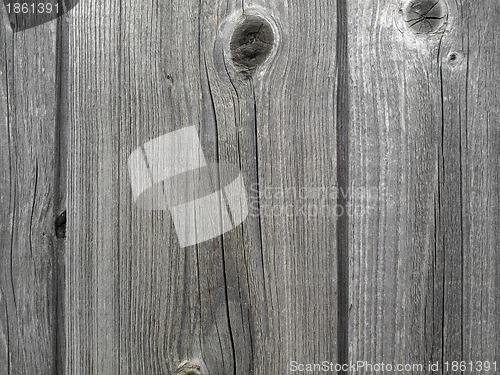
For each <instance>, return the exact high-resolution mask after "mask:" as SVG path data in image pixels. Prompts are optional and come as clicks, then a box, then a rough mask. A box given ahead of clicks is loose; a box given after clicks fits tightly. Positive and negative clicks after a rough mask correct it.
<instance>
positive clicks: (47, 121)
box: [0, 6, 62, 374]
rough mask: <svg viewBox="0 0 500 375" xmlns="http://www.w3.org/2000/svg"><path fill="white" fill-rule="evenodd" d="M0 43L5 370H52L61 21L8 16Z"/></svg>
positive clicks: (0, 302)
mask: <svg viewBox="0 0 500 375" xmlns="http://www.w3.org/2000/svg"><path fill="white" fill-rule="evenodd" d="M2 10H3V6H2ZM0 44H1V47H0V82H1V83H0V108H1V109H0V111H1V116H0V166H1V171H0V191H1V194H0V216H1V217H2V220H1V221H0V373H1V374H49V373H54V372H56V371H57V369H58V366H59V362H58V353H59V349H60V347H61V346H62V344H61V343H60V342H58V338H59V337H60V336H59V333H58V332H59V321H60V320H58V319H57V315H56V314H57V306H58V305H59V297H60V291H59V286H60V282H59V277H58V276H59V269H58V264H59V255H58V252H57V251H56V246H55V245H56V239H55V232H54V215H55V206H54V197H55V196H56V193H57V190H58V187H57V184H56V183H55V181H56V174H57V171H58V168H59V167H58V161H57V155H56V154H57V151H56V152H55V151H54V150H55V146H56V139H57V135H56V134H57V128H58V125H57V124H58V122H57V116H58V100H59V88H58V83H59V82H58V79H57V76H58V69H59V65H58V60H57V22H55V23H50V24H45V25H43V26H40V27H39V28H37V29H36V31H35V30H28V31H26V32H22V33H13V31H12V30H11V29H10V25H9V23H8V20H7V17H6V15H4V14H3V16H2V22H1V25H0ZM56 150H57V148H56Z"/></svg>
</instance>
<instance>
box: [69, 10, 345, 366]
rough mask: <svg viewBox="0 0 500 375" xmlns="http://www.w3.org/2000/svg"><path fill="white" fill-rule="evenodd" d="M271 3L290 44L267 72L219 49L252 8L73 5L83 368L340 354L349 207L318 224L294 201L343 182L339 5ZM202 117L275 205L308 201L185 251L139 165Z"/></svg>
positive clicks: (74, 201)
mask: <svg viewBox="0 0 500 375" xmlns="http://www.w3.org/2000/svg"><path fill="white" fill-rule="evenodd" d="M245 5H246V4H245ZM259 5H260V6H263V7H266V8H267V9H268V12H266V13H264V16H265V17H270V18H271V19H273V20H274V22H276V23H277V24H278V26H277V27H278V29H279V35H276V37H277V39H279V40H278V43H277V45H276V51H275V53H274V56H273V57H271V58H272V60H269V62H268V63H267V65H266V66H262V67H261V68H260V69H259V70H258V71H256V72H255V74H254V76H253V78H248V77H247V76H245V75H243V74H241V73H238V72H237V70H236V69H235V68H234V67H233V66H232V62H231V59H230V58H228V57H227V56H224V54H223V51H222V49H223V47H224V46H225V44H224V41H229V39H228V38H230V37H231V32H232V29H231V26H230V25H231V24H230V22H231V21H230V18H231V17H233V15H234V14H236V15H238V14H241V11H242V10H241V6H242V4H237V5H236V6H231V5H230V3H228V4H226V3H220V4H219V3H216V2H211V1H206V2H202V3H201V4H200V2H198V1H188V2H186V1H184V2H179V1H172V2H161V1H158V2H156V1H155V2H153V3H148V4H145V3H140V4H139V3H137V2H133V1H114V2H111V3H102V4H99V5H97V4H96V3H93V2H82V3H81V4H80V5H79V6H78V7H77V8H75V11H74V13H73V16H72V18H71V21H70V31H69V44H70V47H69V50H70V51H71V53H70V57H69V65H70V74H69V76H70V77H69V81H70V86H71V87H72V90H71V92H70V93H69V102H70V103H71V108H70V116H69V117H70V118H71V131H70V150H71V151H70V164H69V175H70V176H69V179H70V181H71V185H70V187H69V191H68V199H69V203H68V205H69V207H70V208H69V211H68V212H69V217H68V220H69V227H68V242H69V243H68V249H67V254H68V258H67V259H68V264H67V295H66V297H67V306H66V308H67V316H66V321H67V339H68V356H67V364H66V370H67V372H68V373H75V374H77V373H82V374H85V373H106V374H111V373H120V374H127V373H131V374H138V373H143V374H150V373H151V374H152V373H174V372H175V371H176V368H177V366H178V365H179V364H181V363H182V362H183V361H185V360H190V361H191V363H198V364H199V365H200V366H201V369H202V370H203V369H204V370H205V372H204V373H211V374H228V373H235V374H242V373H245V374H246V373H256V374H258V373H260V374H264V373H279V372H282V371H284V369H286V368H287V366H288V363H289V361H291V360H294V359H295V360H297V361H301V362H303V361H307V360H312V359H315V358H318V359H320V358H328V359H331V360H333V361H335V358H336V352H337V348H336V334H337V332H336V320H337V312H336V302H335V301H336V281H337V280H336V245H335V244H336V240H335V233H336V230H335V217H330V215H329V212H328V209H321V208H320V211H319V212H318V213H317V214H314V213H313V217H311V218H308V217H306V216H304V214H303V213H302V212H301V211H300V210H301V209H302V207H300V206H299V205H302V204H304V203H305V202H301V201H300V200H298V199H299V198H297V197H296V196H295V197H294V196H288V197H286V198H285V199H283V198H280V195H283V192H284V191H285V189H287V191H293V190H297V191H299V190H300V189H301V188H303V187H306V188H316V189H318V188H328V187H334V186H335V185H336V177H335V175H336V167H335V158H336V151H335V142H336V138H335V106H334V98H335V91H336V84H335V82H336V79H335V74H336V71H335V60H334V59H335V53H336V51H335V38H334V36H335V33H336V24H335V22H334V20H335V12H336V7H335V5H334V4H332V5H325V4H323V5H319V4H308V5H304V4H302V3H301V4H299V3H298V2H297V3H294V4H288V6H287V7H286V8H285V7H284V6H283V4H281V2H276V3H274V2H264V3H262V4H257V3H254V4H253V7H257V6H259ZM248 8H249V9H250V8H251V7H250V6H248ZM245 11H247V10H245ZM249 11H250V12H251V9H250V10H249ZM228 18H229V20H228ZM228 25H229V26H228ZM302 28H307V30H308V32H307V34H306V33H299V34H296V35H293V33H292V31H293V30H298V29H299V30H300V29H302ZM325 32H327V33H328V35H329V38H328V42H327V43H325V42H326V39H325V38H324V37H322V35H324V33H325ZM332 37H333V40H332V39H331V38H332ZM227 44H228V43H227ZM271 61H272V62H271ZM301 92H307V96H302V95H301ZM191 125H196V126H197V128H198V129H199V133H200V138H201V140H202V145H203V149H204V151H205V154H206V157H207V159H209V160H210V161H220V162H230V163H234V164H236V165H239V166H240V168H241V170H242V172H243V175H244V179H245V183H246V185H247V188H248V190H249V194H250V195H252V194H253V195H254V198H255V194H256V193H255V192H254V193H252V191H251V190H252V189H253V190H254V191H255V190H256V188H255V186H257V184H258V187H259V188H260V190H261V191H260V194H261V195H262V199H261V205H267V206H270V205H272V206H274V207H275V209H283V208H284V207H285V206H286V205H294V208H293V210H294V212H293V215H292V216H291V217H284V216H282V215H274V216H273V215H272V214H269V213H268V214H266V215H261V216H260V217H259V216H258V215H251V217H249V218H248V219H247V221H246V222H245V223H244V224H243V225H242V226H240V227H238V228H236V229H235V230H233V231H231V232H229V233H227V234H225V235H224V236H223V237H222V238H218V239H214V240H211V241H208V242H206V243H202V244H200V245H198V246H196V247H190V248H186V249H180V248H179V246H178V244H177V239H176V237H175V232H174V230H173V227H172V222H171V220H170V217H169V214H168V213H166V212H155V213H151V212H147V211H144V210H141V209H140V208H137V207H135V206H134V205H133V202H132V201H131V197H130V195H131V194H130V182H129V177H128V172H127V158H128V156H129V154H130V153H131V152H132V151H133V150H134V149H136V148H137V147H138V146H140V145H142V144H144V143H145V142H147V141H148V140H150V139H153V138H155V137H158V136H160V135H162V134H165V133H168V132H170V131H172V130H176V129H179V128H183V127H186V126H191ZM252 186H253V188H252ZM264 193H266V194H264ZM294 200H296V202H295V201H294ZM307 203H308V204H310V205H313V204H316V205H319V203H321V202H320V198H314V196H313V197H312V200H310V201H309V202H307ZM334 203H335V202H334ZM268 211H269V210H268ZM305 214H307V212H306V213H305Z"/></svg>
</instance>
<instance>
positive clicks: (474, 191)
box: [348, 0, 499, 369]
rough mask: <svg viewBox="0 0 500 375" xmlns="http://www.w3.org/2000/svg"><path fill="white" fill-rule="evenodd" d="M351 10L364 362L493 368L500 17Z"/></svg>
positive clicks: (356, 297)
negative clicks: (498, 37)
mask: <svg viewBox="0 0 500 375" xmlns="http://www.w3.org/2000/svg"><path fill="white" fill-rule="evenodd" d="M416 3H418V4H420V5H422V4H424V6H427V5H429V6H430V7H434V11H435V12H436V13H435V14H433V15H432V16H433V17H435V18H432V19H426V18H425V17H426V16H425V15H424V16H422V15H421V14H420V13H419V11H418V10H416V11H415V12H413V11H412V12H409V11H408V9H409V8H408V6H409V5H411V4H416ZM348 8H349V35H350V36H351V47H352V48H351V53H350V58H349V64H350V68H351V71H352V73H351V74H352V76H351V80H352V103H351V116H352V131H351V135H350V139H351V141H350V148H351V152H350V173H351V177H352V178H351V183H352V188H353V189H354V190H355V191H358V192H359V194H354V195H352V196H351V198H350V203H351V214H352V217H353V220H352V226H351V231H350V251H351V269H352V275H351V278H350V300H351V304H352V311H351V316H350V325H349V331H350V347H351V353H350V358H351V360H353V361H357V360H364V361H368V362H371V363H380V362H386V363H422V364H427V363H429V362H431V361H432V362H433V363H435V362H436V361H440V362H441V365H443V362H444V361H461V360H465V361H470V360H473V361H478V360H482V361H485V360H489V361H493V360H495V359H496V358H495V356H498V353H497V350H498V345H497V344H495V341H494V340H493V338H492V336H491V335H495V333H494V332H497V329H495V328H494V327H498V307H497V305H496V302H495V298H496V297H495V288H496V284H495V283H496V280H495V277H496V276H495V273H494V272H493V267H494V264H495V262H498V254H497V252H498V219H497V216H495V215H496V213H497V212H498V201H499V195H498V167H497V166H496V161H497V160H498V117H497V113H498V99H497V95H498V94H497V92H496V90H495V89H494V84H493V82H494V80H495V79H496V77H497V74H498V52H497V51H496V50H495V49H494V48H495V47H496V43H497V42H496V41H494V40H493V39H492V38H493V37H492V35H493V33H494V32H495V31H496V28H497V27H498V26H497V25H496V22H494V21H493V19H494V18H495V17H498V11H499V9H498V4H497V3H496V2H494V1H485V2H481V3H475V4H470V3H469V2H451V1H444V0H440V1H437V0H436V1H428V2H426V1H418V2H416V1H415V2H412V1H402V2H400V1H389V2H372V3H370V4H368V3H362V2H350V3H349V6H348ZM414 9H416V8H414ZM481 15H483V16H484V17H483V16H481ZM485 15H488V16H485ZM408 16H410V17H413V19H412V18H409V17H408ZM417 21H418V22H417ZM429 31H432V32H429ZM480 98H484V99H480ZM479 150H481V151H479ZM480 207H483V209H480ZM486 207H488V208H486ZM479 341H481V343H479ZM471 345H472V346H471ZM471 347H472V348H473V349H470V348H471ZM479 348H480V349H479ZM479 351H481V352H482V353H484V354H482V355H481V354H480V353H479ZM441 369H442V368H441Z"/></svg>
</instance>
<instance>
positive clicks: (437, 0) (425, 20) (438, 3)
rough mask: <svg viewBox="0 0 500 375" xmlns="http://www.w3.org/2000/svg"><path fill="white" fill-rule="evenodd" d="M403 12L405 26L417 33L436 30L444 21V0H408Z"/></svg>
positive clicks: (427, 32)
mask: <svg viewBox="0 0 500 375" xmlns="http://www.w3.org/2000/svg"><path fill="white" fill-rule="evenodd" d="M403 13H404V14H403V18H404V21H405V24H406V26H407V27H408V28H409V29H411V30H412V31H413V32H415V33H417V34H429V33H433V32H437V31H439V30H440V29H441V27H442V26H443V25H444V24H445V23H446V7H445V5H444V0H410V1H408V3H407V4H406V6H405V9H404V12H403Z"/></svg>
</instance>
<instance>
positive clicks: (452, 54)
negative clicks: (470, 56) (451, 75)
mask: <svg viewBox="0 0 500 375" xmlns="http://www.w3.org/2000/svg"><path fill="white" fill-rule="evenodd" d="M457 57H458V56H457V54H456V53H450V56H449V57H448V60H450V61H455V60H456V59H457Z"/></svg>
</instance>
